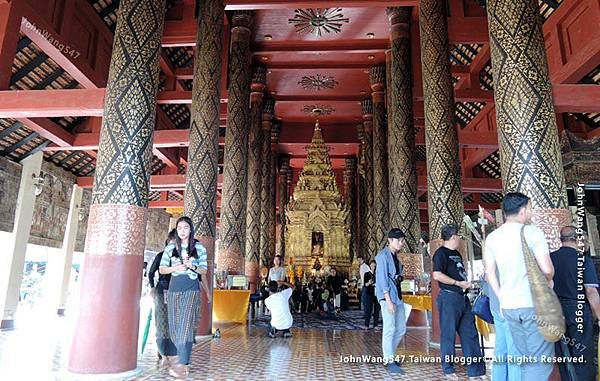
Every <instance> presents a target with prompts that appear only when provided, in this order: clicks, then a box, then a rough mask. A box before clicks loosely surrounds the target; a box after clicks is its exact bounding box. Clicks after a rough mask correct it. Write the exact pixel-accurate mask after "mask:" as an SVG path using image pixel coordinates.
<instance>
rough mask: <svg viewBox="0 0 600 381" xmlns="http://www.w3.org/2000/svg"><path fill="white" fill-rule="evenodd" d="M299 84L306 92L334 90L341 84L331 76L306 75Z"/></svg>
mask: <svg viewBox="0 0 600 381" xmlns="http://www.w3.org/2000/svg"><path fill="white" fill-rule="evenodd" d="M298 84H299V85H300V86H302V88H303V89H304V90H317V91H320V90H324V89H333V88H334V87H336V86H337V85H339V82H338V81H336V80H335V78H334V77H333V76H331V75H321V74H317V75H305V76H303V77H302V79H301V80H299V81H298Z"/></svg>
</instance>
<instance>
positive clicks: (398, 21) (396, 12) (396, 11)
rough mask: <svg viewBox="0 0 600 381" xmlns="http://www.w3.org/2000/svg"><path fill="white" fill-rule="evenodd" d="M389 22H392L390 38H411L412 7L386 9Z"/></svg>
mask: <svg viewBox="0 0 600 381" xmlns="http://www.w3.org/2000/svg"><path fill="white" fill-rule="evenodd" d="M385 13H386V14H387V17H388V20H389V22H390V38H391V40H392V41H393V40H396V39H398V38H409V37H410V14H411V8H410V7H387V8H386V9H385Z"/></svg>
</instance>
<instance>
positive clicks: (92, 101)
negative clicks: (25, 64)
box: [0, 89, 104, 118]
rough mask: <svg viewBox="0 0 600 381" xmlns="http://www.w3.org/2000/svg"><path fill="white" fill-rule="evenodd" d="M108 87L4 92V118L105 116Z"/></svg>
mask: <svg viewBox="0 0 600 381" xmlns="http://www.w3.org/2000/svg"><path fill="white" fill-rule="evenodd" d="M103 108H104V89H71V90H9V91H0V118H37V117H46V118H51V117H61V116H102V112H103Z"/></svg>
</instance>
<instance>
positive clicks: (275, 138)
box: [267, 121, 281, 262]
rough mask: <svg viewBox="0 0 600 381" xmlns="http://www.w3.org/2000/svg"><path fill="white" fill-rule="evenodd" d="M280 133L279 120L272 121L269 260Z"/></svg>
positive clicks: (272, 249) (274, 223) (272, 255)
mask: <svg viewBox="0 0 600 381" xmlns="http://www.w3.org/2000/svg"><path fill="white" fill-rule="evenodd" d="M280 133H281V122H279V121H277V122H273V124H272V126H271V150H270V151H271V160H270V162H269V163H270V166H269V178H268V181H269V203H268V206H267V212H268V214H267V216H268V219H267V229H268V230H267V231H268V241H267V242H268V249H269V258H270V260H271V262H272V261H273V259H274V258H275V249H276V240H277V235H276V229H277V193H276V189H277V188H276V187H277V162H278V161H279V155H278V154H277V145H278V144H279V135H280Z"/></svg>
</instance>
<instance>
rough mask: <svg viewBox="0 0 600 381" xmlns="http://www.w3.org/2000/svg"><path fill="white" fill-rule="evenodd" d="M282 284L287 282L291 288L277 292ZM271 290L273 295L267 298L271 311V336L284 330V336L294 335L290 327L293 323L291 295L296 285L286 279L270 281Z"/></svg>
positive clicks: (266, 303) (266, 301)
mask: <svg viewBox="0 0 600 381" xmlns="http://www.w3.org/2000/svg"><path fill="white" fill-rule="evenodd" d="M280 284H285V285H286V286H288V287H289V288H286V289H285V290H283V291H279V292H277V288H278V286H279V285H280ZM269 290H270V291H271V296H269V297H268V298H267V299H266V300H265V305H266V306H267V308H268V309H269V311H271V326H270V327H269V336H270V337H272V338H273V337H275V335H277V331H283V337H292V333H291V332H290V328H291V326H292V323H293V319H292V314H291V313H290V303H289V300H290V297H291V296H292V291H293V290H294V285H292V284H291V283H287V282H284V281H278V282H277V281H274V280H272V281H270V282H269Z"/></svg>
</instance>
